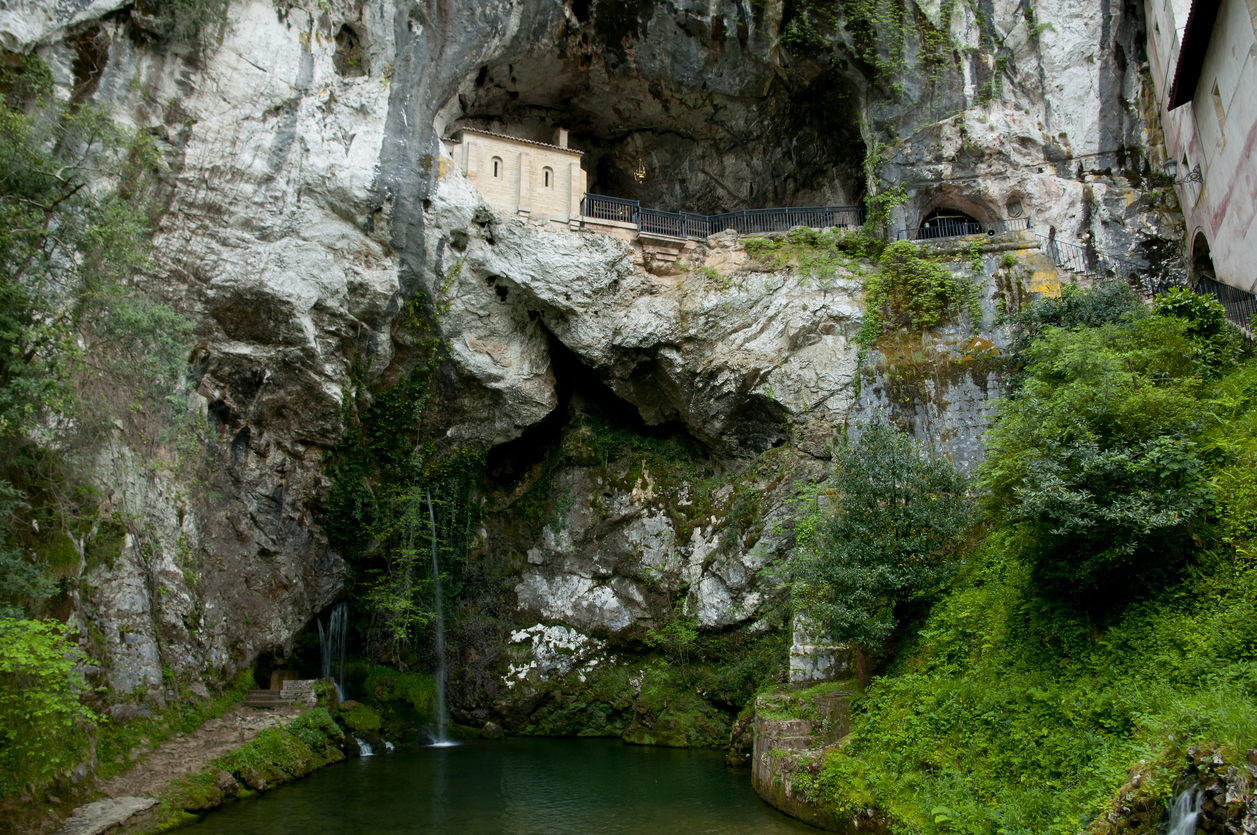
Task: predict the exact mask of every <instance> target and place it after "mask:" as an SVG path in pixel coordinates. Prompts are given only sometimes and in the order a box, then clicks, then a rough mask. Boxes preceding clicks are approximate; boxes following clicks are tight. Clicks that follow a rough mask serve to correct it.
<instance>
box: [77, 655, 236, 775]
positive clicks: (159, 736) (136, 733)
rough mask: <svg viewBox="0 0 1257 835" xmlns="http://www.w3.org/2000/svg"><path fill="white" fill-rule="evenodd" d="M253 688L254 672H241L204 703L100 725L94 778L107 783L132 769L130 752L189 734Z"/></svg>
mask: <svg viewBox="0 0 1257 835" xmlns="http://www.w3.org/2000/svg"><path fill="white" fill-rule="evenodd" d="M252 686H253V671H252V670H242V671H241V672H240V674H239V675H238V676H236V680H235V681H234V682H232V683H231V685H230V686H228V687H227V688H225V689H224V690H223V692H222V693H220V694H219V695H217V696H215V697H214V698H212V699H209V700H207V701H201V700H192V699H187V698H182V699H180V701H179V702H178V703H177V704H175V705H173V706H172V707H170V708H168V709H166V710H165V711H162V712H161V713H158V714H156V715H155V716H152V717H149V718H146V719H135V720H132V721H129V722H121V723H119V722H111V721H109V720H108V719H105V720H103V721H102V722H101V724H100V729H99V731H98V733H99V737H98V738H97V741H96V760H97V762H98V763H99V765H98V766H97V768H96V776H97V777H99V778H100V779H101V780H108V779H109V778H111V777H114V776H116V775H118V774H120V773H122V772H123V771H126V770H127V769H128V768H130V767H131V764H132V762H133V760H132V759H131V752H132V751H134V750H136V749H137V748H138V749H140V750H142V751H144V750H151V749H153V748H156V747H157V746H158V745H160V744H161V743H162V742H164V741H165V740H167V739H169V738H170V737H172V736H174V735H175V734H185V733H191V732H192V731H194V730H196V729H197V728H199V727H200V726H201V725H203V724H204V723H206V722H208V721H209V720H210V719H215V718H217V717H219V716H221V715H222V714H223V713H225V712H226V711H227V710H230V709H231V708H232V707H235V706H236V705H237V704H239V703H240V702H241V701H243V700H244V696H245V694H246V693H247V692H248V691H249V688H250V687H252Z"/></svg>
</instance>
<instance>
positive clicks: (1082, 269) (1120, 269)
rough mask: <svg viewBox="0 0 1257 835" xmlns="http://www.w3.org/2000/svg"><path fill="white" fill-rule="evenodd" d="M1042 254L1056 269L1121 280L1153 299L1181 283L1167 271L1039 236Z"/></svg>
mask: <svg viewBox="0 0 1257 835" xmlns="http://www.w3.org/2000/svg"><path fill="white" fill-rule="evenodd" d="M1035 237H1037V238H1038V239H1039V240H1040V241H1041V245H1040V246H1041V248H1042V250H1043V253H1044V254H1045V255H1047V256H1048V257H1049V258H1051V259H1052V263H1053V264H1055V265H1056V266H1057V267H1058V268H1059V269H1062V270H1069V271H1070V272H1074V273H1078V274H1080V275H1090V276H1094V277H1096V278H1120V279H1121V280H1122V281H1125V282H1126V283H1127V284H1130V285H1133V286H1135V287H1138V288H1139V289H1140V290H1141V291H1142V292H1143V293H1144V294H1146V295H1149V296H1155V295H1156V294H1157V293H1164V292H1165V291H1166V290H1168V289H1169V288H1171V287H1176V286H1178V285H1179V284H1180V283H1181V282H1180V281H1179V280H1178V279H1177V278H1176V277H1174V276H1172V275H1170V274H1169V272H1168V271H1166V270H1162V271H1160V272H1155V271H1153V270H1152V269H1151V268H1150V267H1147V266H1144V265H1141V264H1136V263H1134V262H1133V261H1127V260H1125V259H1123V258H1118V257H1116V256H1113V255H1109V254H1107V253H1103V252H1099V251H1097V250H1094V249H1087V248H1084V247H1081V246H1079V245H1077V244H1071V243H1066V242H1065V241H1058V240H1056V239H1054V238H1049V237H1047V236H1046V235H1038V234H1036V235H1035Z"/></svg>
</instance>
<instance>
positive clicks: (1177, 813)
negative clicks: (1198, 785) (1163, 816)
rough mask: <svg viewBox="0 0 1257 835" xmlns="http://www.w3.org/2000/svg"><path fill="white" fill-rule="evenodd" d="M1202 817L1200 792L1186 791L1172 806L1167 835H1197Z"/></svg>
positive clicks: (1190, 789) (1166, 829)
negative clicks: (1198, 822) (1199, 817)
mask: <svg viewBox="0 0 1257 835" xmlns="http://www.w3.org/2000/svg"><path fill="white" fill-rule="evenodd" d="M1199 815H1200V790H1199V789H1192V788H1188V789H1184V790H1183V791H1182V792H1181V793H1180V794H1179V796H1178V797H1176V798H1174V802H1173V803H1171V804H1170V820H1169V823H1167V824H1166V828H1165V835H1195V833H1196V818H1197V817H1198V816H1199Z"/></svg>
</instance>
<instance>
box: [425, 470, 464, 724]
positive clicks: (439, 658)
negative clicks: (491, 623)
mask: <svg viewBox="0 0 1257 835" xmlns="http://www.w3.org/2000/svg"><path fill="white" fill-rule="evenodd" d="M424 495H425V497H426V498H427V500H428V526H429V530H430V531H431V534H432V587H433V589H434V590H435V597H436V741H435V742H434V744H435V745H437V746H446V745H455V744H457V743H454V742H450V738H449V731H448V728H449V721H450V716H449V708H448V707H447V706H446V704H445V610H444V607H443V604H442V601H441V567H440V565H438V564H437V557H436V514H435V513H433V512H432V491H431V490H425V491H424Z"/></svg>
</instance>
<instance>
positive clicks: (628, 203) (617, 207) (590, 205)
mask: <svg viewBox="0 0 1257 835" xmlns="http://www.w3.org/2000/svg"><path fill="white" fill-rule="evenodd" d="M641 208H642V204H641V203H638V202H637V201H636V200H625V199H624V198H623V197H604V196H602V195H600V194H586V195H585V197H584V199H583V200H581V201H580V213H581V215H583V216H584V217H591V218H595V219H596V220H611V221H615V222H616V223H633V224H636V223H637V213H638V211H640V210H641Z"/></svg>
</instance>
